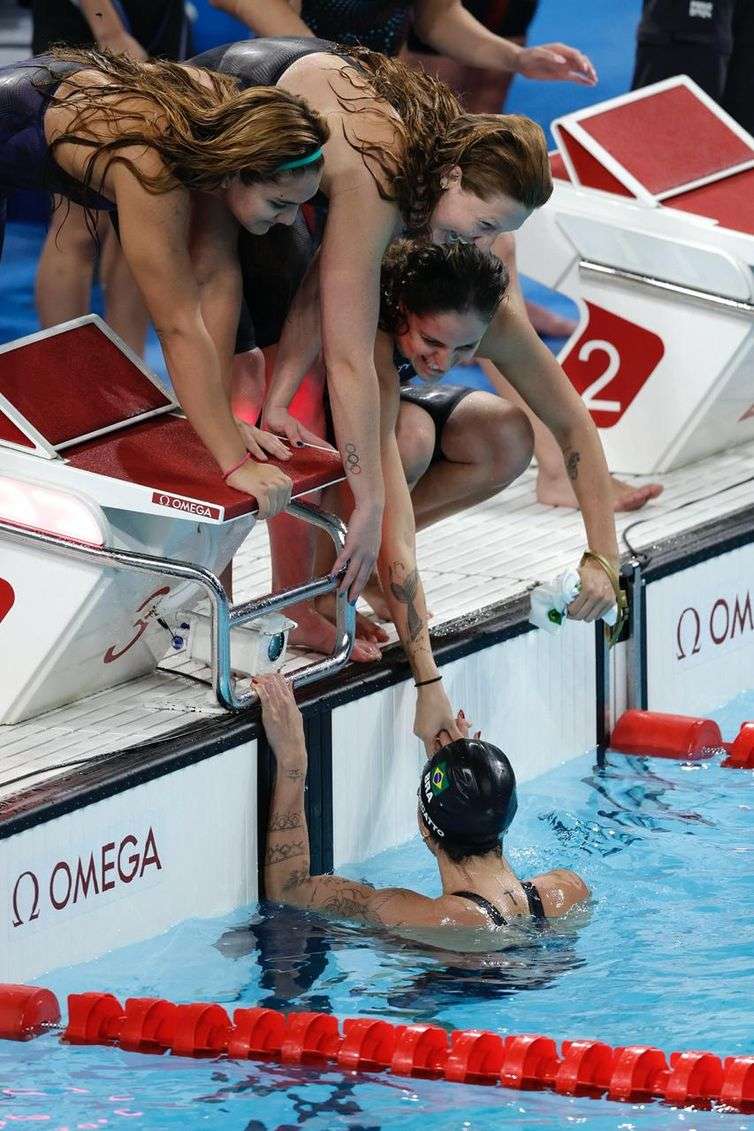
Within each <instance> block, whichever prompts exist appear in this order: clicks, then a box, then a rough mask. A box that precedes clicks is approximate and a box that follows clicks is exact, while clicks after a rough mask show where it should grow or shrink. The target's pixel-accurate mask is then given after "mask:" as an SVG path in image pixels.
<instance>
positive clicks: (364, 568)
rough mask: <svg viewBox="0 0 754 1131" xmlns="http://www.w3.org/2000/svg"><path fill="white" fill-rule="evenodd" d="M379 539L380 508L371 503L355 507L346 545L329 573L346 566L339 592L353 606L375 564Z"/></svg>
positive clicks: (380, 529)
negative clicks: (343, 594)
mask: <svg viewBox="0 0 754 1131" xmlns="http://www.w3.org/2000/svg"><path fill="white" fill-rule="evenodd" d="M381 537H382V507H381V506H374V505H373V504H368V503H361V504H357V505H356V506H355V507H354V508H353V510H352V512H351V517H350V518H349V520H348V536H347V538H346V544H345V546H344V547H343V549H342V550H341V551H340V553H339V554H338V557H337V558H336V560H335V565H334V566H333V567H332V571H331V572H332V573H333V574H336V573H338V571H339V570H341V569H343V567H344V566H346V565H347V566H348V568H347V569H346V572H345V575H344V577H343V578H342V580H341V582H340V585H339V586H338V589H339V590H340V592H341V593H343V592H345V593H347V594H348V600H349V601H350V602H351V604H352V605H355V604H356V598H357V597H358V596H359V594H360V593H361V591H362V589H363V588H364V586H365V585H366V583H367V582H368V581H369V578H370V577H371V576H372V572H373V570H374V563H375V562H376V561H377V554H378V552H379V548H380V539H381Z"/></svg>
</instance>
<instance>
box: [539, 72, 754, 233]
mask: <svg viewBox="0 0 754 1131" xmlns="http://www.w3.org/2000/svg"><path fill="white" fill-rule="evenodd" d="M553 130H554V132H555V135H556V137H557V140H558V146H559V148H560V150H561V153H562V156H563V159H564V164H565V166H566V171H567V173H568V174H569V176H570V177H571V178H572V179H573V180H574V181H575V182H576V183H577V184H581V185H584V186H585V187H587V188H596V189H601V190H603V191H605V192H612V193H618V194H620V195H628V196H636V197H638V198H640V199H642V200H645V201H647V202H649V203H653V204H656V203H659V202H660V201H663V202H665V203H670V201H671V200H672V201H673V207H676V203H675V202H676V200H677V199H680V198H681V197H682V196H687V197H688V196H693V194H694V192H695V191H696V190H699V189H700V188H701V187H702V186H708V185H711V184H712V183H713V182H718V181H723V182H724V183H725V184H726V185H727V186H728V187H727V189H726V190H721V193H722V196H720V197H717V196H712V197H708V196H701V197H694V199H692V200H690V201H687V202H686V203H685V204H681V205H678V207H680V208H682V209H684V210H686V211H690V212H699V213H700V214H701V215H705V216H711V217H712V218H713V219H719V222H720V223H721V224H722V223H725V225H726V227H732V228H735V229H738V230H741V231H748V230H749V229H748V228H747V227H746V226H745V224H744V226H742V225H741V223H740V221H737V222H734V221H736V217H737V212H738V202H737V201H738V198H743V196H744V194H745V192H746V191H748V192H749V195H751V184H750V182H748V181H742V182H740V183H738V184H736V183H734V182H735V181H736V178H737V176H738V175H740V174H742V173H743V171H744V170H747V169H751V167H752V166H754V139H752V138H751V137H750V136H749V134H748V133H747V132H746V131H745V130H744V129H742V127H741V126H739V125H738V123H737V122H735V121H734V120H733V119H732V118H731V117H730V116H729V115H728V114H726V113H725V111H724V110H722V109H721V108H720V107H719V106H718V105H717V104H716V103H715V102H713V100H712V99H711V98H710V97H709V96H708V95H707V94H705V92H704V91H703V90H701V89H700V88H699V87H698V86H697V85H696V84H695V83H693V82H692V81H691V79H689V78H687V77H686V76H685V75H678V76H676V77H675V78H672V79H666V80H664V81H663V82H659V83H655V84H654V85H653V86H649V87H644V88H643V89H642V90H636V91H631V92H630V93H629V94H624V95H621V96H620V97H618V98H612V99H609V100H608V101H606V102H603V103H601V104H600V105H598V106H592V107H589V108H587V109H585V110H579V111H576V112H575V113H573V114H567V115H565V116H564V117H562V118H559V119H557V121H555V122H554V123H553ZM554 175H555V176H556V177H557V176H559V175H560V174H559V173H558V172H557V171H556V170H554ZM729 194H730V195H729ZM734 198H735V199H734ZM720 201H723V203H720ZM745 203H746V204H747V205H749V201H748V200H747V201H746V202H745ZM749 207H751V206H750V205H749ZM715 209H717V210H718V211H720V210H721V209H722V210H724V212H725V216H726V219H723V217H722V215H721V216H719V217H718V215H717V212H716V211H715Z"/></svg>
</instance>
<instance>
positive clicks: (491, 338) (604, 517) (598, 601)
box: [477, 295, 618, 621]
mask: <svg viewBox="0 0 754 1131" xmlns="http://www.w3.org/2000/svg"><path fill="white" fill-rule="evenodd" d="M510 297H511V300H512V301H508V302H506V303H504V304H503V305H502V306H501V307H500V308H499V310H498V311H497V313H496V314H495V317H494V318H493V320H492V322H491V324H490V327H489V329H488V330H487V333H486V334H485V335H484V337H483V338H482V341H481V344H480V346H479V349H478V351H477V353H478V356H479V357H484V358H488V359H489V360H490V361H491V362H493V364H494V365H495V366H497V368H498V369H499V370H500V371H501V373H503V374H505V376H506V378H507V379H508V381H510V383H511V384H512V385H513V386H514V388H515V389H516V390H517V391H518V392H519V393H520V394H521V396H522V397H523V399H524V400H525V401H526V403H527V404H528V406H529V408H531V409H532V411H533V412H534V413H535V414H536V416H538V417H539V419H540V420H541V421H542V423H543V424H545V425H547V427H548V428H549V429H550V431H551V432H552V433H553V435H554V436H555V439H556V440H557V442H558V444H559V445H560V448H561V450H562V452H563V460H564V462H565V466H566V471H567V472H568V477H569V479H570V480H571V484H572V486H573V490H574V492H575V494H576V498H577V499H578V502H579V506H580V508H581V514H582V518H583V520H584V526H585V527H586V534H587V544H588V548H589V549H590V550H592V551H594V552H595V553H598V554H601V555H602V556H603V557H605V558H607V559H609V561H610V562H612V563H613V564H614V565H615V566H616V567H617V565H618V539H617V535H616V532H615V511H614V504H613V498H612V491H611V485H610V473H609V472H608V469H607V463H606V462H605V454H604V452H603V450H602V444H601V442H600V438H599V433H598V432H597V429H596V427H595V426H594V423H593V421H592V418H591V417H590V415H589V413H588V412H587V410H586V408H585V406H584V402H583V401H582V399H581V397H580V396H579V394H578V393H577V392H576V390H575V389H574V387H573V385H572V384H571V382H570V381H569V380H568V378H567V377H566V375H565V373H564V372H563V370H562V368H561V367H560V365H558V362H557V361H556V359H555V358H554V357H553V355H552V354H551V353H550V351H549V350H548V349H547V347H546V346H545V345H544V344H543V343H542V342H541V341H540V339H539V338H538V337H537V334H536V332H535V330H534V329H533V327H532V325H531V323H530V322H529V319H528V318H527V316H526V313H525V311H524V310H523V304H522V303H520V302H519V301H517V299H516V297H515V296H514V295H511V296H510ZM579 572H580V576H581V593H580V594H579V596H578V597H577V598H576V600H575V601H574V603H573V604H572V605H571V606H570V607H569V610H568V612H569V616H571V617H573V618H574V619H576V620H587V621H593V620H596V619H597V618H598V617H600V616H602V614H603V613H605V612H607V610H608V609H609V608H610V607H611V606H612V605H613V604H614V602H615V594H614V592H613V588H612V585H611V583H610V580H609V579H608V576H607V574H606V573H605V571H604V570H603V568H602V567H601V566H600V565H597V564H595V563H593V562H591V561H588V562H586V563H585V565H583V566H581V568H580V570H579Z"/></svg>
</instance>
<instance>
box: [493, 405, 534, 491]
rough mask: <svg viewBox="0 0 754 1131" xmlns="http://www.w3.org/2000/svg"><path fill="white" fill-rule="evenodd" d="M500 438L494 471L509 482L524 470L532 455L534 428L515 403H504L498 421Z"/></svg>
mask: <svg viewBox="0 0 754 1131" xmlns="http://www.w3.org/2000/svg"><path fill="white" fill-rule="evenodd" d="M500 440H501V442H500V443H499V444H498V445H497V447H496V460H495V468H494V473H495V474H496V475H497V476H498V477H499V478H500V479H501V480H503V479H505V481H507V482H510V481H511V480H512V479H517V478H518V477H519V475H522V474H523V472H524V471H526V469H527V467H528V466H529V464H530V463H531V461H532V456H533V455H534V429H533V428H532V426H531V421H530V420H529V417H528V416H527V415H526V413H525V412H524V411H523V410H522V409H520V408H517V407H516V406H515V405H506V406H505V409H504V416H503V419H502V421H501V423H500Z"/></svg>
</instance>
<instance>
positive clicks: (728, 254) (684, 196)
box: [517, 77, 754, 475]
mask: <svg viewBox="0 0 754 1131" xmlns="http://www.w3.org/2000/svg"><path fill="white" fill-rule="evenodd" d="M680 106H683V107H685V111H684V116H683V117H682V118H681V119H679V118H678V117H675V118H674V117H673V115H678V114H679V107H680ZM650 123H654V129H650V128H649V124H650ZM554 129H555V132H556V136H557V137H558V142H559V146H560V152H559V153H558V154H556V155H553V160H552V164H553V173H554V176H555V191H554V193H553V196H552V199H551V200H550V202H549V203H548V204H547V205H546V206H545V207H544V208H543V209H540V211H539V212H537V213H535V214H534V216H533V217H532V218H531V219H530V220H528V221H527V223H526V224H525V225H524V227H523V229H522V230H521V232H520V234H519V235H517V249H518V262H519V267H520V269H521V270H522V271H523V272H525V273H526V274H528V275H531V276H533V277H534V278H536V279H537V280H538V281H540V282H542V283H544V284H545V285H546V286H550V287H552V288H554V289H557V290H561V291H563V292H564V293H566V294H568V295H569V296H570V297H571V298H573V299H574V300H575V301H576V302H577V303H578V305H579V309H580V313H581V318H580V321H579V326H578V328H577V330H576V332H575V333H574V334H573V336H572V337H571V339H570V340H569V341H568V342H567V343H566V345H565V347H564V348H563V350H562V352H561V355H560V361H561V364H562V365H563V368H564V369H565V371H566V373H567V375H568V376H569V378H570V379H571V381H572V383H573V385H574V387H575V388H576V389H577V391H578V392H579V393H580V394H581V395H582V397H583V399H584V402H585V404H586V405H587V407H588V409H589V411H590V413H591V415H592V418H593V420H594V422H595V424H596V425H597V426H598V428H599V429H600V433H601V439H602V443H603V446H604V448H605V453H606V456H607V460H608V465H609V467H610V469H611V470H612V471H615V472H618V473H635V474H643V475H649V474H656V473H658V472H663V471H668V470H671V469H673V468H677V467H683V466H684V465H686V464H688V463H691V462H693V461H694V460H697V459H700V458H702V457H704V456H707V455H710V454H713V453H715V452H721V451H724V450H727V449H728V448H730V447H732V446H736V445H738V444H741V443H745V442H746V441H747V440H749V439H751V438H753V437H754V274H753V271H754V203H753V200H754V171H753V170H752V166H754V140H752V139H751V138H750V137H749V135H748V134H746V132H745V131H743V130H742V129H741V128H740V127H739V126H738V125H737V124H736V123H735V122H732V120H731V119H730V118H728V116H727V115H726V114H724V112H723V111H722V110H720V108H719V107H717V106H716V105H715V104H714V103H712V102H711V100H710V99H708V98H707V96H706V95H704V93H703V92H702V91H700V90H699V89H698V88H697V87H696V86H695V85H694V84H693V83H692V82H691V81H690V80H689V79H686V78H683V77H681V78H678V79H672V80H667V81H666V82H663V83H658V84H656V85H655V86H653V87H646V88H645V89H644V90H641V91H635V92H633V93H631V94H629V95H624V96H622V97H621V98H618V99H612V100H610V101H609V102H605V103H602V104H601V105H599V106H596V107H591V108H590V109H589V110H587V111H581V112H579V113H577V114H574V115H569V116H568V117H566V118H563V119H561V120H560V121H559V122H558V123H556V124H555V126H554ZM699 131H703V132H704V136H705V138H706V139H707V149H706V150H705V151H704V152H701V153H700V146H699V144H698V136H697V134H698V132H699ZM671 143H672V144H671ZM663 146H665V147H666V151H667V152H666V156H667V160H663V154H664V151H663V148H662V147H663ZM668 147H669V148H668ZM670 149H672V153H670ZM671 157H672V160H671ZM705 210H706V213H707V214H706V215H705V214H704V213H705Z"/></svg>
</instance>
